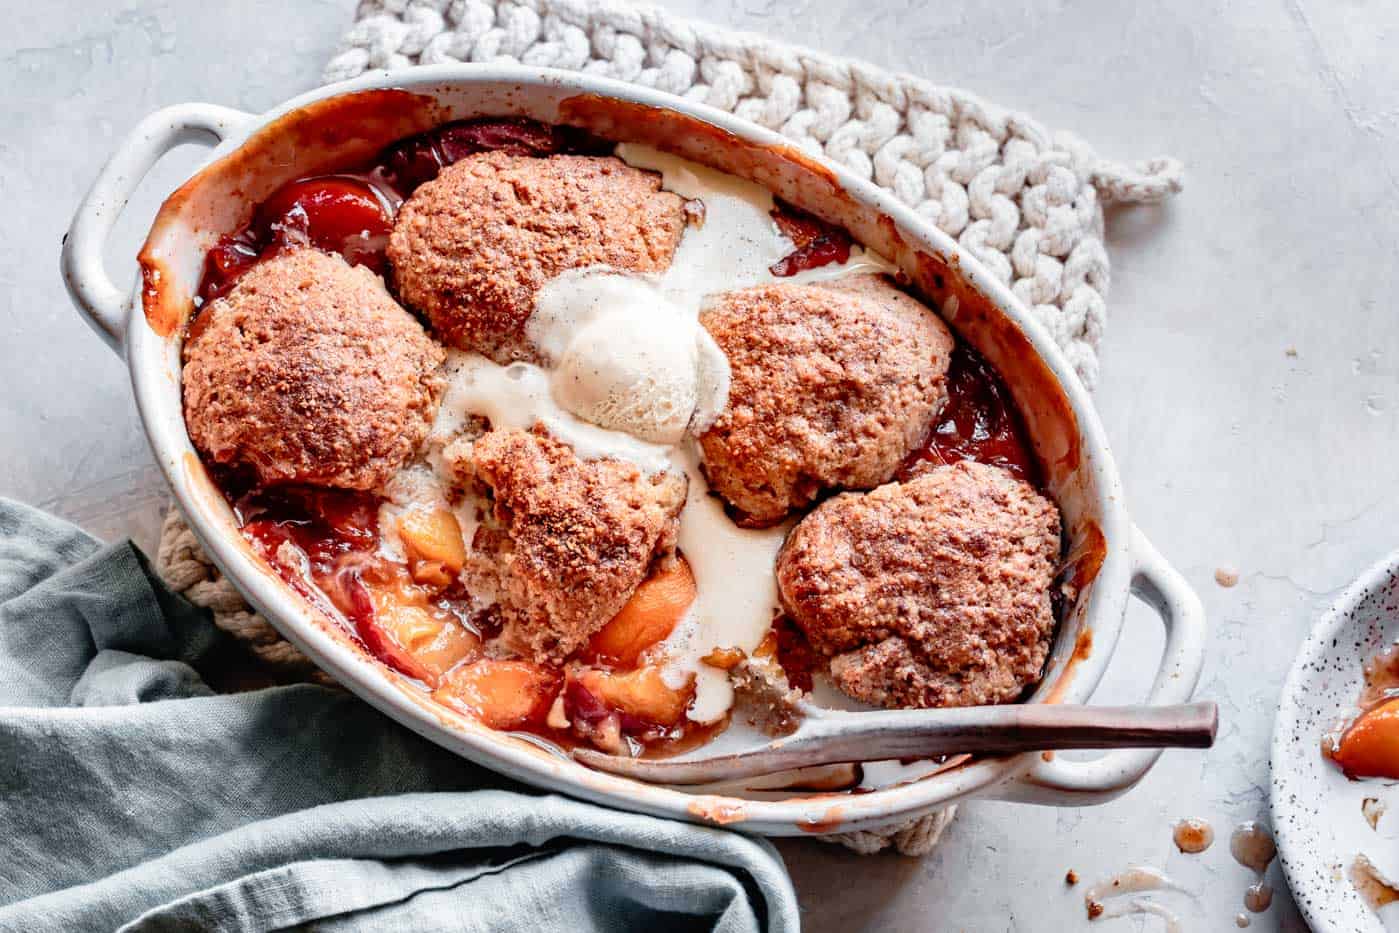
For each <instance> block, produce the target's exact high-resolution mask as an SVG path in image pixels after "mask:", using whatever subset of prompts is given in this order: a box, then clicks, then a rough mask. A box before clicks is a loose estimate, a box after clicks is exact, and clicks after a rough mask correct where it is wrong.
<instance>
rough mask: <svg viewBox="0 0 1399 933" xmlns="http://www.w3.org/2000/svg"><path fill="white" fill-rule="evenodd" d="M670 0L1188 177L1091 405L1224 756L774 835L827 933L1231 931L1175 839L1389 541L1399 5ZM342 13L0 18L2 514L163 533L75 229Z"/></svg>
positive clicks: (238, 7) (1225, 785)
mask: <svg viewBox="0 0 1399 933" xmlns="http://www.w3.org/2000/svg"><path fill="white" fill-rule="evenodd" d="M670 3H671V5H672V6H673V7H674V8H676V9H678V10H682V11H684V12H687V13H691V14H693V15H703V16H706V17H708V18H709V19H711V20H714V21H719V22H726V23H730V24H732V25H736V26H739V27H743V28H749V29H754V30H759V31H765V32H768V33H774V34H781V35H783V36H786V37H790V38H792V39H793V40H796V41H800V42H804V43H806V44H809V45H813V46H819V47H822V48H825V49H828V50H830V51H833V52H837V53H843V54H848V55H854V56H861V57H864V58H867V59H870V60H873V61H878V62H881V63H883V64H885V65H887V66H890V67H893V68H898V69H904V70H908V71H913V72H916V73H919V74H922V75H926V76H928V77H930V78H933V79H935V80H938V81H941V82H944V83H948V84H956V85H960V86H963V87H966V88H970V89H973V90H976V91H978V92H979V93H981V94H983V95H984V96H987V97H989V98H991V99H993V100H997V101H999V102H1001V103H1004V104H1007V105H1010V106H1014V107H1017V108H1020V109H1024V110H1027V111H1029V112H1032V113H1034V114H1036V115H1037V116H1038V117H1039V118H1040V119H1041V120H1043V121H1045V122H1046V123H1049V124H1051V125H1054V126H1058V127H1063V128H1067V129H1072V130H1074V131H1076V132H1078V133H1079V134H1080V135H1082V136H1084V137H1085V138H1087V139H1089V140H1091V141H1093V142H1094V143H1095V144H1096V145H1097V147H1098V148H1099V150H1100V151H1101V152H1103V153H1104V154H1109V155H1113V156H1118V157H1126V158H1138V157H1145V156H1150V155H1155V154H1158V153H1170V154H1173V155H1177V156H1179V157H1181V158H1183V159H1185V160H1186V162H1187V163H1188V166H1189V170H1190V176H1189V182H1188V189H1187V191H1186V193H1185V194H1184V195H1183V196H1181V197H1180V198H1178V199H1177V200H1176V201H1175V202H1174V203H1172V204H1170V205H1168V206H1166V207H1164V208H1160V209H1145V208H1135V209H1130V210H1124V211H1119V212H1116V213H1114V214H1112V215H1111V216H1110V218H1109V221H1110V234H1109V247H1110V250H1111V252H1112V256H1113V260H1114V269H1113V272H1114V283H1115V284H1114V286H1113V291H1112V295H1111V299H1110V302H1109V304H1110V312H1111V320H1110V324H1109V330H1108V335H1107V338H1106V340H1105V342H1104V344H1103V347H1102V353H1103V360H1104V363H1103V370H1102V378H1101V383H1100V386H1099V390H1098V399H1099V402H1100V405H1101V409H1102V413H1103V417H1104V419H1105V421H1106V423H1107V427H1108V432H1109V436H1110V437H1111V438H1112V439H1113V443H1114V449H1115V451H1116V453H1117V457H1118V462H1119V465H1120V467H1121V469H1122V472H1123V474H1124V476H1125V479H1126V483H1127V488H1128V493H1129V496H1130V504H1131V507H1132V509H1133V513H1134V515H1135V518H1136V520H1137V522H1138V523H1139V524H1140V525H1141V526H1142V528H1144V529H1145V530H1146V531H1147V533H1148V534H1149V535H1150V536H1151V537H1152V538H1153V539H1154V541H1155V542H1156V544H1157V545H1158V547H1159V548H1160V549H1161V550H1162V551H1163V552H1164V553H1165V554H1166V555H1167V556H1168V557H1170V558H1172V559H1173V560H1174V561H1175V562H1176V563H1177V565H1178V566H1179V567H1180V568H1181V569H1182V570H1183V571H1184V572H1185V573H1186V575H1187V576H1188V577H1189V578H1190V580H1191V581H1192V582H1193V583H1194V584H1195V585H1196V586H1197V587H1198V588H1199V590H1200V592H1201V594H1202V595H1203V596H1204V599H1205V602H1206V605H1207V607H1208V609H1209V611H1210V616H1211V620H1212V625H1213V633H1212V637H1211V655H1210V659H1209V662H1208V664H1207V667H1206V671H1205V675H1204V680H1203V684H1202V689H1201V693H1202V694H1203V695H1204V696H1207V697H1210V698H1213V699H1216V700H1218V701H1219V703H1220V705H1221V712H1222V714H1223V717H1224V719H1223V727H1222V729H1221V733H1220V741H1219V744H1218V745H1217V747H1216V748H1215V749H1214V750H1213V751H1211V752H1210V753H1208V754H1203V755H1202V754H1196V753H1186V752H1175V753H1167V755H1166V757H1165V758H1164V759H1163V761H1162V763H1161V765H1160V766H1159V767H1158V768H1157V769H1156V770H1155V771H1154V772H1153V773H1152V774H1151V776H1150V777H1149V778H1148V779H1147V780H1146V781H1145V782H1144V783H1143V784H1142V785H1141V786H1140V787H1139V788H1138V789H1137V790H1135V791H1134V792H1133V793H1132V794H1130V795H1128V796H1127V797H1125V798H1123V799H1121V800H1119V801H1117V802H1115V803H1112V804H1110V805H1107V806H1104V807H1099V808H1093V809H1083V810H1057V811H1056V810H1047V809H1035V808H1029V807H1023V806H1011V805H1005V804H994V803H973V804H970V805H968V806H966V807H965V808H964V809H963V811H962V813H961V815H960V816H959V818H958V820H957V821H956V823H955V824H954V825H953V827H952V828H951V830H950V831H949V832H948V834H947V836H946V838H945V841H944V844H943V845H942V847H941V848H940V849H939V850H938V851H937V852H936V853H935V854H933V855H932V856H930V857H928V858H925V859H922V860H918V861H915V860H907V859H900V858H896V857H881V858H868V859H867V858H860V857H858V856H854V855H851V854H847V853H845V852H843V851H841V850H838V849H834V848H829V847H824V846H821V845H819V844H816V843H813V842H810V841H795V842H784V843H782V844H781V848H782V851H783V854H784V855H785V856H786V858H787V860H788V863H789V864H790V866H791V868H792V873H793V875H794V877H795V879H796V883H797V887H798V889H799V891H800V893H801V898H802V904H803V908H804V911H805V914H806V919H807V926H808V928H809V929H811V930H816V931H827V930H830V931H837V930H839V931H849V930H866V929H867V930H910V931H912V930H944V929H948V930H956V929H965V930H1062V929H1078V928H1083V927H1086V926H1087V921H1086V919H1085V915H1084V910H1083V905H1082V901H1081V892H1082V890H1083V888H1082V886H1080V887H1079V888H1078V889H1077V890H1071V889H1069V888H1067V887H1066V886H1065V885H1064V881H1063V878H1064V874H1065V871H1066V870H1068V869H1070V868H1072V869H1075V870H1076V871H1077V872H1078V874H1079V875H1080V876H1082V877H1083V878H1084V879H1085V881H1092V880H1095V879H1097V878H1099V877H1103V876H1105V875H1108V874H1111V873H1112V872H1114V871H1117V870H1120V869H1122V868H1124V867H1126V866H1128V865H1133V864H1144V865H1153V866H1156V867H1158V868H1164V869H1165V870H1166V871H1168V872H1169V873H1171V874H1172V875H1173V876H1175V877H1177V878H1178V879H1179V880H1181V881H1182V882H1183V883H1184V884H1185V885H1186V886H1187V887H1189V888H1190V889H1191V890H1192V891H1194V892H1195V896H1194V897H1179V898H1176V900H1175V904H1176V906H1177V908H1178V909H1179V910H1180V912H1181V913H1182V916H1183V917H1184V919H1185V920H1186V922H1187V925H1188V928H1190V929H1202V930H1204V929H1211V930H1213V929H1225V928H1230V929H1232V928H1233V917H1234V915H1235V914H1236V913H1238V912H1239V911H1240V910H1241V909H1242V896H1243V891H1244V888H1245V886H1246V885H1247V884H1248V882H1249V880H1250V878H1249V877H1248V873H1247V872H1246V871H1245V870H1244V869H1242V868H1240V867H1239V866H1237V865H1235V864H1234V863H1233V862H1232V860H1231V859H1230V858H1229V855H1228V851H1227V848H1228V847H1227V845H1226V844H1222V843H1217V844H1216V845H1215V847H1214V848H1213V849H1211V850H1210V851H1209V852H1207V853H1205V854H1204V855H1201V856H1184V855H1180V854H1178V853H1177V852H1176V851H1175V848H1174V847H1173V845H1172V844H1171V839H1170V824H1171V823H1172V822H1173V821H1174V820H1175V819H1177V818H1179V817H1182V816H1201V817H1205V818H1208V819H1210V820H1211V821H1212V822H1213V823H1214V824H1215V826H1216V829H1217V830H1218V831H1219V832H1220V834H1221V836H1223V837H1227V834H1228V832H1229V830H1230V829H1231V828H1232V827H1233V825H1234V824H1236V823H1237V822H1238V821H1240V820H1245V819H1252V818H1266V787H1267V777H1268V766H1267V747H1268V741H1269V736H1270V733H1271V728H1272V711H1273V709H1274V706H1275V698H1276V696H1277V692H1278V690H1279V687H1280V685H1281V681H1282V678H1283V676H1284V674H1285V672H1286V670H1287V667H1288V665H1289V663H1290V661H1291V657H1292V655H1293V653H1294V651H1295V649H1296V646H1297V645H1298V643H1299V642H1300V640H1301V638H1302V637H1303V635H1304V633H1305V632H1306V630H1307V628H1308V626H1309V625H1310V624H1311V623H1312V621H1313V619H1314V618H1315V617H1316V615H1317V614H1318V613H1319V612H1320V611H1321V610H1322V609H1323V608H1324V607H1325V606H1326V604H1327V603H1328V601H1329V599H1330V598H1331V597H1332V596H1333V595H1335V593H1336V592H1337V591H1338V590H1339V589H1340V588H1341V587H1343V586H1344V585H1345V584H1346V583H1347V582H1348V581H1349V580H1350V579H1352V578H1353V577H1354V576H1355V575H1356V574H1357V573H1358V572H1359V571H1360V570H1361V569H1362V568H1363V567H1364V566H1366V565H1367V564H1369V563H1370V562H1371V561H1372V560H1374V559H1376V558H1378V557H1379V556H1381V555H1382V554H1383V553H1385V552H1386V551H1388V550H1390V549H1391V548H1392V547H1394V545H1395V540H1394V539H1395V535H1394V532H1393V529H1394V528H1395V527H1396V526H1399V496H1395V495H1394V494H1393V492H1392V484H1393V482H1394V477H1395V468H1394V463H1395V460H1396V457H1399V420H1396V419H1399V347H1396V338H1397V337H1399V316H1396V315H1395V313H1394V309H1393V307H1392V302H1393V296H1394V294H1395V291H1396V284H1399V271H1396V264H1395V263H1394V262H1393V256H1394V253H1395V248H1396V242H1397V241H1399V199H1396V197H1395V193H1396V187H1397V185H1396V179H1399V149H1396V147H1395V141H1396V134H1399V102H1396V99H1395V91H1394V89H1395V88H1396V87H1399V59H1396V58H1395V57H1394V55H1393V54H1392V48H1393V46H1394V41H1395V38H1396V30H1399V7H1396V6H1395V5H1393V4H1390V3H1385V2H1375V0H1353V2H1348V3H1345V4H1333V3H1326V2H1322V0H1276V2H1263V0H1241V2H1236V3H1223V2H1213V3H1204V4H1176V3H1167V2H1164V0H1149V2H1144V3H1140V4H1117V3H1107V2H1097V3H1074V2H1064V0H1008V2H1004V3H997V4H970V3H965V2H947V3H942V4H936V5H930V4H918V3H906V2H903V3H891V2H884V0H821V2H817V0H786V2H784V3H780V4H779V3H776V2H773V0H707V2H705V3H700V2H699V0H670ZM351 6H352V4H351V2H350V0H319V2H317V0H299V2H296V3H290V4H288V3H282V2H274V0H251V2H242V3H231V2H229V3H223V2H202V3H175V2H159V0H126V2H123V3H116V4H107V3H97V2H84V3H74V2H69V3H60V4H36V3H20V2H16V0H3V2H0V18H3V21H4V22H5V23H6V25H7V28H6V29H5V30H3V32H0V86H3V87H4V88H5V91H6V93H5V94H4V95H3V96H0V203H2V204H3V205H4V208H5V210H6V218H5V223H4V225H3V227H0V229H3V231H4V233H3V237H2V238H0V309H2V310H0V314H3V321H4V323H3V325H0V327H3V330H2V331H0V333H3V337H2V338H0V372H3V374H4V380H3V385H4V386H5V392H4V394H3V398H0V444H3V453H4V459H3V463H4V469H3V471H0V494H4V495H8V496H13V497H16V498H19V499H23V500H26V501H29V502H33V503H38V504H41V505H44V506H46V507H48V508H51V509H53V510H55V511H57V512H60V513H62V514H66V515H68V516H70V517H72V518H74V519H76V520H77V521H79V522H81V523H82V524H84V525H86V526H87V527H89V528H90V529H92V530H93V531H95V532H97V533H99V534H102V535H106V536H116V535H121V534H133V535H134V536H136V538H137V539H138V541H142V542H145V543H149V542H151V541H152V540H153V537H154V534H155V532H156V528H157V524H156V523H157V522H158V516H159V512H160V507H161V501H162V498H163V496H162V492H161V486H160V481H159V478H158V476H157V475H156V473H155V471H154V468H153V466H152V465H151V461H150V458H149V456H148V455H147V452H146V447H145V442H144V440H143V439H142V437H141V436H140V434H139V430H138V424H137V421H136V417H135V414H134V410H133V406H132V404H131V400H130V396H129V392H128V387H127V385H126V380H125V376H124V372H123V370H122V367H121V366H120V365H119V363H118V361H117V360H116V359H115V357H113V356H112V355H111V354H110V353H109V352H108V351H107V350H106V349H105V348H104V347H103V346H102V345H101V344H100V343H99V342H98V341H97V339H96V338H95V337H94V336H93V335H92V334H91V333H89V332H88V331H87V329H86V327H85V326H84V325H83V324H82V323H81V322H80V321H79V320H78V318H77V317H76V315H75V314H74V312H73V311H72V310H71V308H70V306H69V304H68V301H67V299H66V297H65V295H64V293H63V289H62V286H61V284H60V281H59V278H58V275H57V271H56V263H57V255H58V246H59V240H60V237H61V235H62V231H63V229H64V227H65V226H66V223H67V220H68V215H69V213H70V212H71V210H72V208H73V206H74V205H75V203H76V201H77V199H78V198H79V196H80V195H81V193H82V191H83V190H84V189H85V188H86V186H87V184H88V183H89V181H90V180H91V178H92V177H93V175H94V173H95V172H96V171H97V169H98V167H99V166H100V165H101V163H102V161H103V159H104V158H105V157H106V155H107V154H108V152H109V151H110V149H111V148H112V146H113V145H114V144H115V142H116V140H117V138H118V137H119V136H120V134H121V133H122V132H124V131H125V129H127V128H128V127H130V126H131V125H132V124H133V123H135V122H136V120H137V119H138V118H139V117H141V116H142V115H144V114H145V113H147V112H148V111H150V110H152V109H154V108H156V107H159V106H162V105H164V104H168V103H174V102H177V101H182V100H189V99H205V100H211V101H215V102H218V103H225V104H231V105H234V106H238V107H243V108H246V109H250V110H259V109H262V108H265V107H267V106H269V105H271V104H273V103H275V102H277V101H278V100H280V99H281V98H284V97H286V96H289V95H291V94H293V93H295V92H298V91H300V90H302V89H305V88H306V87H308V86H310V85H311V84H313V83H314V82H315V80H316V77H317V74H318V72H319V70H320V67H321V64H322V63H323V62H324V60H325V59H326V58H327V57H328V55H329V54H330V52H331V50H332V47H333V45H334V42H335V38H336V36H337V34H338V33H339V32H340V30H341V29H342V28H343V27H344V25H345V24H346V23H347V22H348V20H349V17H350V13H351ZM195 156H196V153H193V152H181V153H175V154H173V155H172V156H171V157H170V159H169V160H167V164H164V165H162V166H161V167H160V170H159V171H158V172H157V173H156V175H155V176H154V177H153V178H152V180H151V183H150V185H149V186H148V189H147V190H146V191H145V192H144V193H143V195H142V196H141V197H138V198H137V199H136V201H135V202H134V203H133V206H132V209H131V211H130V212H129V214H128V216H127V218H126V219H125V221H124V222H123V224H122V228H121V231H120V235H119V236H118V238H117V242H116V243H115V245H114V247H113V250H112V253H111V257H110V261H111V264H112V268H113V269H114V270H119V271H121V272H122V274H125V273H126V269H127V267H128V266H129V264H130V261H131V259H130V257H131V255H132V253H133V252H134V248H135V247H134V244H135V242H136V239H137V236H138V234H139V231H140V230H141V228H142V226H143V224H144V223H145V222H147V221H148V220H149V217H150V215H151V213H152V212H153V210H154V206H155V204H156V203H157V202H158V200H159V197H160V196H161V195H163V193H164V192H165V190H168V188H169V187H171V186H172V185H173V184H174V183H175V182H177V181H178V180H179V178H180V177H181V173H182V172H183V171H184V170H185V169H187V168H188V167H189V165H190V164H191V163H192V161H193V159H194V158H195ZM1289 350H1295V355H1290V354H1289V352H1288V351H1289ZM1220 566H1233V567H1237V568H1238V569H1239V571H1240V572H1241V581H1240V583H1239V585H1238V586H1237V587H1235V588H1232V589H1224V588H1221V587H1219V586H1217V585H1216V584H1215V582H1214V578H1213V574H1214V570H1215V568H1216V567H1220ZM1159 646H1160V635H1159V633H1158V632H1157V631H1156V630H1155V628H1154V626H1153V623H1152V621H1151V618H1150V616H1149V615H1147V614H1145V613H1139V614H1135V613H1134V614H1133V615H1132V616H1131V619H1130V623H1129V629H1128V632H1127V635H1126V637H1125V638H1124V644H1123V647H1122V650H1121V653H1120V657H1119V659H1118V660H1117V662H1116V663H1115V666H1114V668H1113V671H1112V673H1111V674H1110V676H1109V678H1108V681H1107V683H1105V684H1104V686H1103V688H1102V689H1101V690H1100V693H1099V698H1100V699H1102V700H1105V701H1112V700H1128V699H1131V698H1133V697H1135V696H1139V695H1140V694H1141V692H1142V691H1143V690H1144V689H1145V685H1144V680H1145V678H1147V677H1149V675H1150V672H1151V671H1153V670H1154V662H1155V657H1156V653H1157V652H1158V651H1159ZM1270 880H1272V881H1273V882H1274V884H1276V885H1277V886H1278V888H1279V896H1278V897H1277V899H1276V901H1275V903H1274V905H1273V907H1272V909H1271V910H1270V911H1269V912H1268V913H1266V914H1263V915H1259V916H1256V917H1254V924H1253V928H1254V929H1263V930H1268V929H1301V928H1302V924H1301V922H1300V920H1299V919H1297V915H1296V913H1295V910H1294V908H1293V907H1292V905H1291V902H1290V900H1289V898H1288V896H1287V895H1286V893H1285V891H1284V890H1283V884H1282V879H1281V874H1280V872H1279V871H1278V868H1277V866H1276V865H1275V866H1274V867H1273V870H1272V874H1271V876H1270ZM1159 923H1160V921H1159V920H1156V919H1154V918H1150V919H1146V920H1143V918H1136V919H1124V920H1114V921H1105V922H1103V923H1100V924H1095V925H1094V926H1095V927H1097V926H1103V927H1104V928H1106V929H1129V928H1133V929H1137V928H1139V929H1158V928H1159Z"/></svg>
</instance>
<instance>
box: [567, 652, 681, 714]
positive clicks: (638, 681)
mask: <svg viewBox="0 0 1399 933" xmlns="http://www.w3.org/2000/svg"><path fill="white" fill-rule="evenodd" d="M578 682H579V683H581V684H582V685H583V686H584V687H585V688H587V690H588V692H589V693H591V694H592V695H593V696H595V697H597V698H598V699H599V700H601V701H602V703H603V705H604V706H607V707H609V708H611V709H614V710H616V711H617V712H619V713H622V714H624V715H627V716H631V717H633V718H635V719H640V720H643V721H644V722H649V723H654V724H655V725H658V726H673V725H676V724H677V723H679V722H680V720H681V719H683V718H684V716H685V710H686V709H687V708H688V707H689V705H690V700H691V699H693V698H694V695H695V687H694V679H693V677H691V679H690V680H689V681H687V682H686V684H685V686H683V687H681V688H680V689H678V690H676V689H674V688H672V687H670V686H668V685H667V684H666V682H665V680H664V679H663V678H662V677H661V669H660V668H659V667H654V666H649V665H648V666H646V667H639V668H637V669H636V670H634V671H627V672H626V673H622V674H618V673H614V672H612V671H603V670H598V669H596V668H592V669H589V670H585V671H583V673H581V674H579V675H578Z"/></svg>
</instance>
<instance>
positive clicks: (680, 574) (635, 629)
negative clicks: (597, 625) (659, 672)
mask: <svg viewBox="0 0 1399 933" xmlns="http://www.w3.org/2000/svg"><path fill="white" fill-rule="evenodd" d="M694 601H695V575H694V574H693V573H691V572H690V565H689V564H688V563H686V562H685V558H683V557H680V558H677V559H676V560H674V561H672V562H671V564H670V566H669V567H667V568H665V569H664V570H657V571H656V572H655V573H653V574H651V576H649V577H647V578H646V579H645V580H643V581H642V582H641V585H640V586H638V587H637V588H636V592H635V593H633V594H632V596H631V599H629V600H627V603H626V605H625V606H623V607H622V610H621V612H618V613H617V614H616V615H615V616H613V617H612V621H610V622H608V623H607V624H606V625H605V626H603V627H602V628H601V629H600V630H599V631H598V632H597V633H596V634H595V635H593V637H592V640H591V641H590V642H589V648H590V652H591V655H592V657H594V658H596V659H597V660H599V661H605V662H607V663H609V664H615V665H617V666H618V667H624V668H625V667H635V666H636V662H637V660H638V659H639V658H640V657H641V653H642V652H643V651H645V650H646V649H647V648H650V647H651V646H652V645H654V644H656V643H657V642H659V641H661V640H663V639H664V638H665V637H666V636H668V635H669V634H670V633H671V632H673V631H674V630H675V626H676V624H677V623H679V622H680V619H681V617H683V616H684V615H685V610H687V609H689V608H690V603H692V602H694Z"/></svg>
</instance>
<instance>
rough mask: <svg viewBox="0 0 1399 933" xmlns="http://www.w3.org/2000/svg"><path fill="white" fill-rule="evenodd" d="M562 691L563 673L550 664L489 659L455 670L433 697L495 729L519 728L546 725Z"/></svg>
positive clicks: (434, 692)
mask: <svg viewBox="0 0 1399 933" xmlns="http://www.w3.org/2000/svg"><path fill="white" fill-rule="evenodd" d="M558 692H559V676H558V674H556V673H555V672H554V671H551V670H550V669H548V668H547V667H543V666H541V665H538V664H534V663H532V662H530V661H498V660H492V659H489V658H486V659H482V660H480V661H473V662H472V663H470V664H464V665H462V666H461V667H458V668H457V669H456V670H454V671H452V672H451V673H450V674H448V675H447V676H446V678H444V680H443V682H442V685H441V686H439V687H438V688H437V689H436V690H434V691H433V693H432V698H433V699H434V700H436V701H437V702H439V703H443V704H445V705H447V706H450V707H451V708H452V709H455V710H457V711H459V712H463V713H466V714H467V715H468V716H471V717H473V718H475V719H478V720H480V721H481V723H482V724H484V725H487V726H490V727H491V728H492V729H519V728H522V727H525V726H534V727H541V726H543V725H544V722H545V720H546V718H547V717H548V715H549V707H550V706H552V705H553V703H554V697H555V696H556V695H557V694H558Z"/></svg>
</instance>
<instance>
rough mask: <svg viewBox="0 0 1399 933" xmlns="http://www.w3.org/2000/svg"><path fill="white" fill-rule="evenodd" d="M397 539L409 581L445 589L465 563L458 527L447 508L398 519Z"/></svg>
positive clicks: (407, 514) (459, 526) (418, 511)
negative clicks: (407, 568)
mask: <svg viewBox="0 0 1399 933" xmlns="http://www.w3.org/2000/svg"><path fill="white" fill-rule="evenodd" d="M398 537H399V540H400V541H402V542H403V551H404V554H405V555H406V556H407V557H408V567H409V570H410V571H411V572H412V574H413V579H414V580H415V581H417V582H418V583H427V584H430V585H432V586H447V585H448V584H449V583H451V582H452V581H453V580H455V579H456V578H457V575H458V574H459V573H461V568H462V565H464V564H465V563H466V545H465V544H463V543H462V539H461V525H460V524H458V523H457V517H456V516H455V515H453V514H452V513H451V511H450V510H448V509H443V508H436V509H414V510H413V511H411V512H408V513H406V514H404V515H403V516H402V517H401V518H400V519H399V520H398Z"/></svg>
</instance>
